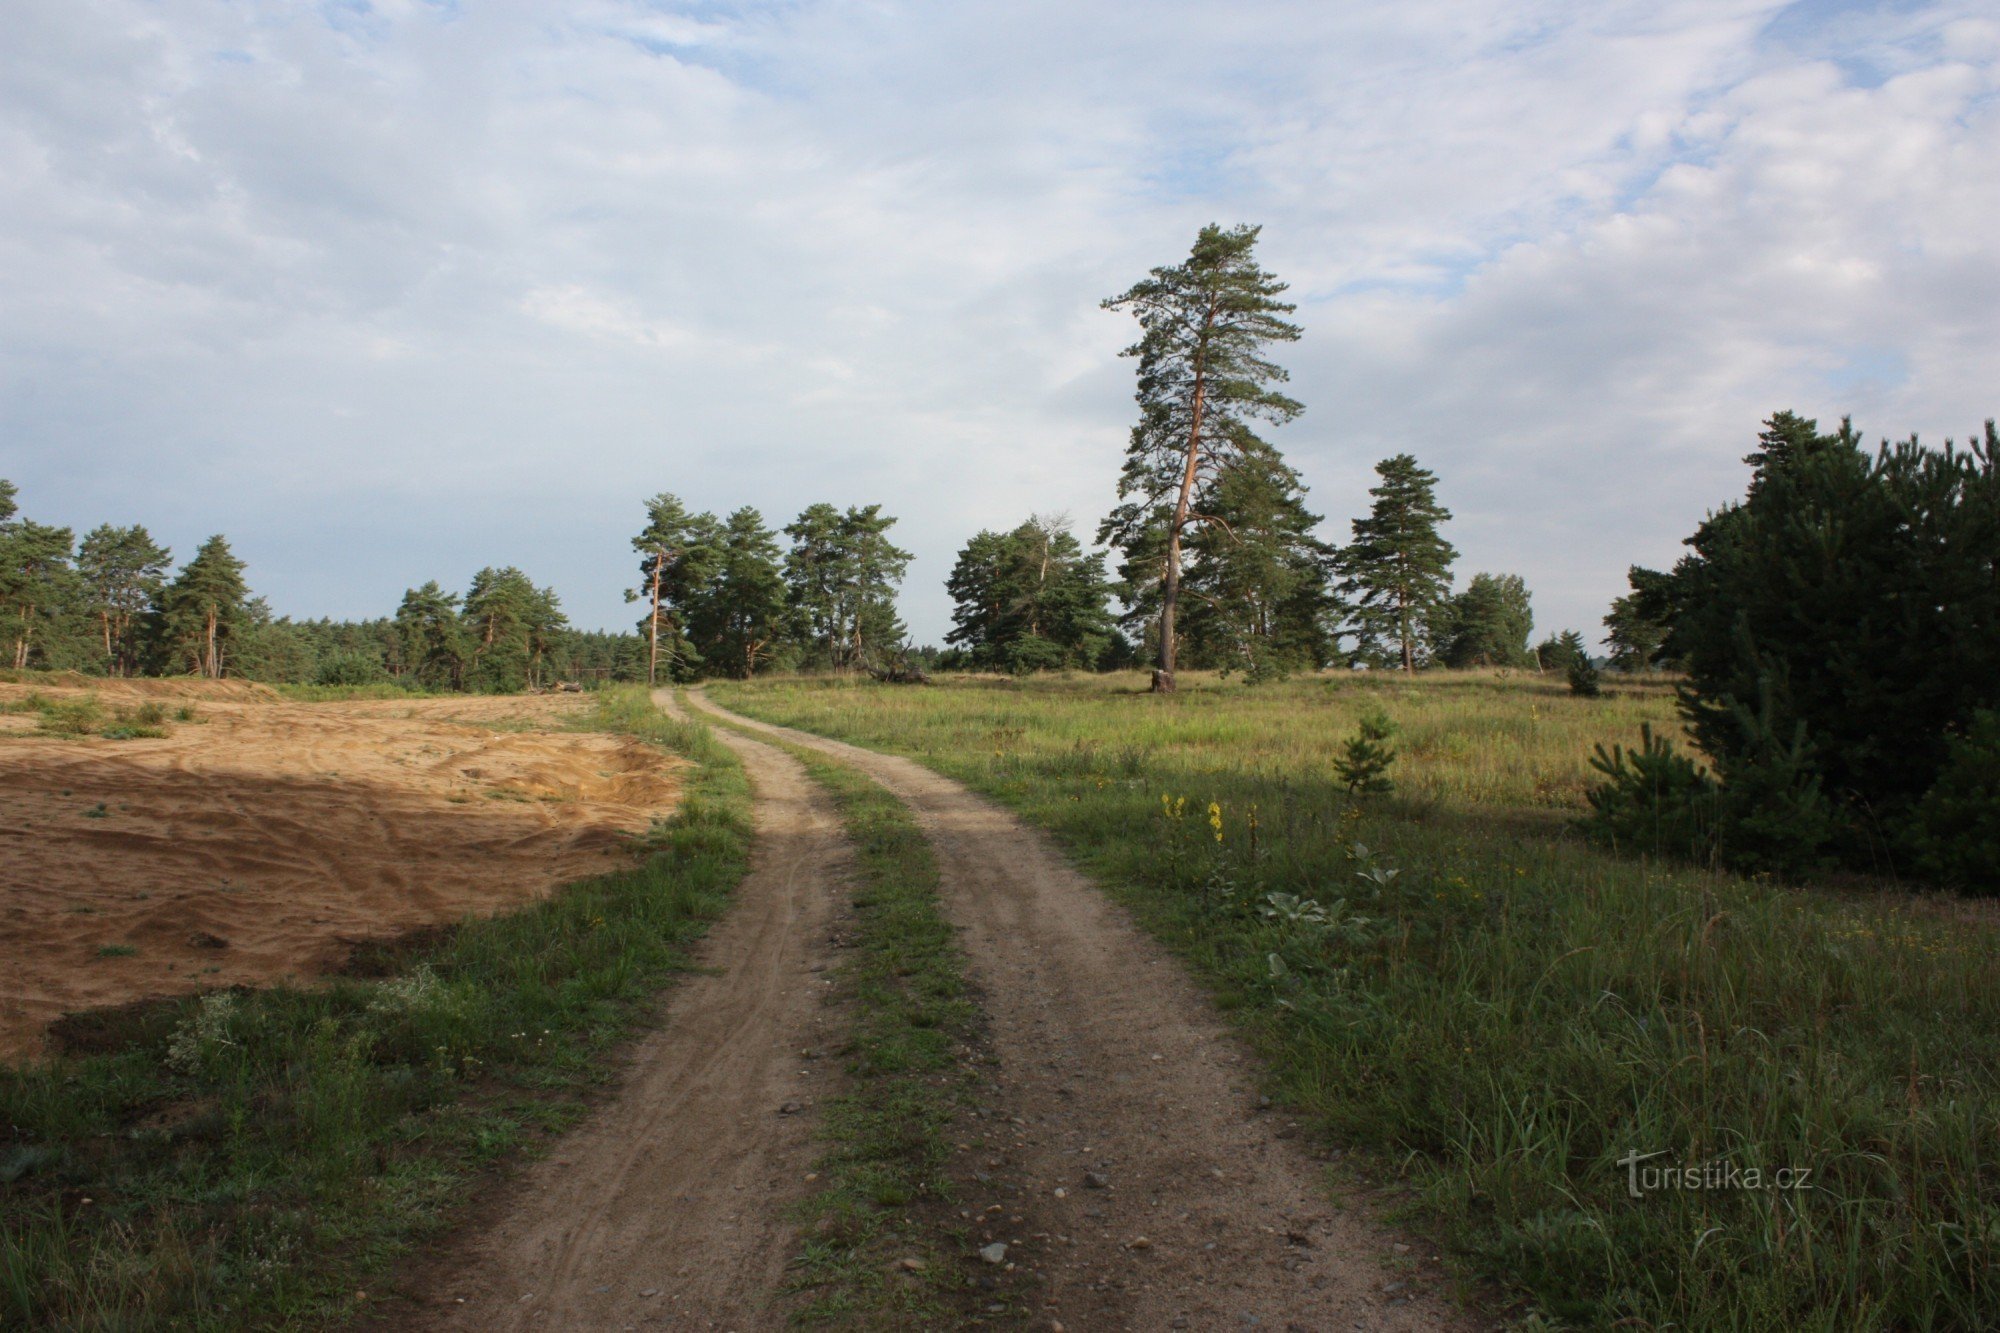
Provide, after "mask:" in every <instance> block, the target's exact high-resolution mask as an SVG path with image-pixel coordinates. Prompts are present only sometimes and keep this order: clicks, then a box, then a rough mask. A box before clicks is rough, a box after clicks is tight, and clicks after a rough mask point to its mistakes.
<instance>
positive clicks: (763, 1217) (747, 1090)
mask: <svg viewBox="0 0 2000 1333" xmlns="http://www.w3.org/2000/svg"><path fill="white" fill-rule="evenodd" d="M656 698H658V699H659V700H660V702H661V703H662V705H663V706H665V707H667V709H668V711H670V712H672V711H674V710H673V707H672V698H671V696H670V695H668V694H666V692H664V691H662V692H661V694H660V695H658V696H656ZM718 735H719V736H720V737H721V739H722V740H723V741H724V742H725V743H726V744H728V745H729V746H730V748H731V749H732V750H734V751H735V752H736V753H737V755H738V756H739V757H740V758H741V759H742V761H743V764H744V767H745V768H746V769H747V770H748V771H749V774H750V780H751V783H752V785H753V787H754V789H755V794H756V803H755V811H756V816H755V817H756V843H755V847H754V849H753V851H752V854H751V864H750V871H749V874H748V875H747V876H746V877H745V878H744V880H743V883H742V884H741V885H740V886H739V887H738V889H737V891H736V894H735V898H734V901H733V902H732V904H731V906H730V909H729V912H728V914H727V915H725V916H724V917H723V919H722V920H721V921H720V922H719V923H718V924H717V925H716V927H715V929H714V930H713V931H711V932H710V934H709V936H708V938H707V939H706V940H704V941H703V943H702V946H701V949H700V955H699V959H698V962H700V963H701V964H703V965H704V966H705V968H706V969H708V970H704V971H702V972H699V973H696V974H694V975H693V976H691V977H689V978H688V979H687V980H685V981H683V982H682V983H680V984H679V985H677V986H676V987H674V988H673V989H672V990H671V991H670V992H669V993H668V995H667V998H666V1001H665V1006H664V1011H663V1016H662V1020H661V1025H660V1026H659V1027H658V1028H657V1029H655V1030H654V1031H653V1033H652V1034H651V1035H650V1036H648V1037H647V1038H645V1039H644V1040H643V1041H642V1042H640V1044H639V1045H638V1047H637V1048H636V1049H635V1050H634V1051H633V1052H632V1055H631V1063H630V1066H629V1069H628V1071H627V1072H626V1074H625V1077H624V1081H623V1083H622V1084H621V1086H620V1087H619V1089H618V1091H617V1093H616V1095H615V1096H614V1097H613V1098H612V1099H611V1100H609V1101H608V1102H607V1103H606V1104H605V1105H604V1106H602V1107H601V1108H599V1109H598V1110H597V1111H596V1112H595V1113H593V1115H592V1116H591V1117H590V1119H589V1120H587V1121H586V1122H585V1123H584V1124H583V1125H582V1126H581V1127H580V1128H579V1129H577V1130H576V1131H575V1132H573V1133H572V1134H570V1135H568V1136H567V1137H565V1138H564V1139H563V1140H562V1141H561V1143H560V1144H559V1145H558V1147H557V1149H556V1151H555V1152H554V1154H553V1155H552V1156H551V1157H549V1158H547V1159H544V1160H542V1161H540V1162H537V1163H535V1164H533V1165H532V1166H530V1167H528V1168H527V1170H526V1171H524V1172H523V1173H522V1174H521V1176H520V1177H518V1178H517V1179H516V1180H514V1181H513V1182H510V1183H509V1184H508V1185H506V1186H504V1187H502V1189H501V1191H500V1195H499V1197H497V1198H495V1199H493V1200H491V1201H490V1202H489V1203H487V1204H486V1205H485V1206H483V1207H482V1208H481V1209H480V1213H481V1217H482V1218H483V1219H484V1220H483V1221H479V1222H475V1223H474V1225H473V1226H472V1227H470V1228H469V1229H468V1230H465V1231H462V1232H461V1233H460V1234H459V1235H458V1236H457V1237H456V1238H454V1239H453V1240H452V1241H450V1242H448V1243H447V1244H446V1245H445V1246H444V1247H443V1248H442V1250H441V1251H439V1252H438V1253H436V1254H433V1255H431V1256H430V1257H428V1258H427V1259H426V1261H425V1262H424V1264H423V1265H422V1267H421V1270H420V1271H418V1272H416V1273H414V1274H413V1275H411V1276H408V1277H406V1278H404V1279H403V1280H402V1281H400V1282H399V1283H398V1284H397V1286H398V1290H399V1294H400V1295H402V1296H405V1297H407V1298H409V1299H410V1300H412V1301H413V1302H414V1303H415V1304H414V1307H413V1308H410V1309H408V1310H406V1311H405V1312H403V1313H399V1314H392V1315H390V1316H387V1317H386V1318H385V1319H384V1321H383V1323H382V1324H381V1325H380V1326H381V1327H387V1328H454V1329H456V1328H465V1329H479V1330H482V1333H483V1331H484V1330H488V1329H492V1330H508V1329H548V1330H552V1329H621V1328H639V1327H656V1328H661V1327H663V1328H673V1329H682V1328H686V1329H709V1328H715V1329H734V1330H739V1331H741V1333H748V1331H749V1330H753V1329H781V1328H785V1327H787V1320H786V1317H785V1309H784V1306H783V1303H782V1300H781V1298H780V1295H779V1292H780V1289H781V1287H782V1285H783V1281H784V1269H785V1265H786V1264H787V1263H788V1262H789V1261H790V1259H791V1258H792V1255H793V1252H794V1247H795V1231H794V1227H793V1225H792V1224H791V1222H790V1221H789V1213H790V1210H791V1209H792V1208H793V1206H794V1205H795V1204H796V1203H797V1202H798V1201H799V1200H800V1199H802V1198H803V1197H804V1196H805V1193H806V1191H807V1189H808V1188H809V1187H808V1186H807V1184H806V1182H805V1176H806V1174H807V1173H808V1172H809V1171H810V1170H811V1169H812V1163H813V1161H814V1160H815V1157H816V1155H817V1153H818V1146H817V1144H816V1142H815V1132H816V1129H817V1123H818V1115H817V1113H816V1106H817V1103H818V1102H819V1100H820V1099H821V1098H823V1097H824V1096H825V1095H826V1094H827V1092H828V1091H829V1090H830V1089H831V1087H832V1086H833V1083H834V1080H836V1079H838V1078H839V1061H838V1060H835V1059H831V1058H827V1059H822V1058H819V1056H820V1054H821V1053H822V1052H830V1051H831V1050H832V1049H833V1048H834V1047H835V1046H837V1044H838V1041H839V1040H840V1037H841V1034H842V1032H843V1031H844V1028H845V1021H844V1019H843V1018H842V1017H841V1016H840V1014H839V1013H838V1012H837V1011H836V1010H834V1009H832V1008H831V1007H830V1006H829V1004H828V1000H827V996H828V995H829V993H830V992H829V987H830V985H831V978H832V971H831V964H832V960H833V955H834V950H835V945H834V942H833V939H832V935H833V932H834V930H835V928H836V921H837V916H838V913H837V907H836V904H837V902H840V901H844V899H845V897H846V891H847V886H848V876H849V875H850V873H851V870H852V864H853V863H852V853H851V851H850V849H849V847H848V843H847V841H846V837H845V835H844V833H843V832H842V829H841V822H840V818H839V815H838V813H837V812H836V811H835V809H834V807H833V805H832V802H831V800H830V799H829V798H828V797H827V796H826V794H825V793H824V792H822V791H821V790H820V789H819V787H818V786H817V784H815V783H813V782H812V781H811V780H810V779H809V778H808V777H807V776H806V773H805V769H804V768H803V767H802V766H801V765H800V764H799V762H798V761H797V760H795V759H793V758H792V757H791V756H789V755H787V754H784V753H783V752H781V751H779V750H777V749H774V748H772V747H771V746H768V745H763V744H760V743H758V742H756V741H753V740H749V739H747V738H745V737H741V736H737V735H734V734H731V733H728V732H720V731H719V732H718ZM807 1053H811V1054H810V1057H809V1056H808V1054H807ZM786 1107H790V1108H792V1110H791V1111H790V1112H786V1111H785V1110H784V1108H786Z"/></svg>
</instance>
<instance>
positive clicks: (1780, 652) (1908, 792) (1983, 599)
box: [1632, 413, 2000, 874]
mask: <svg viewBox="0 0 2000 1333" xmlns="http://www.w3.org/2000/svg"><path fill="white" fill-rule="evenodd" d="M1766 427H1767V428H1766V431H1765V433H1764V434H1763V435H1762V436H1760V445H1761V446H1762V447H1761V448H1760V449H1759V451H1758V452H1757V453H1755V454H1753V455H1751V457H1750V458H1749V459H1748V460H1747V461H1749V462H1750V463H1751V464H1752V465H1753V466H1754V468H1755V472H1754V474H1753V476H1752V479H1751V483H1750V489H1749V493H1748V495H1747V496H1746V497H1745V499H1744V500H1743V502H1742V503H1741V504H1738V505H1732V506H1729V507H1727V508H1724V509H1723V510H1721V511H1719V512H1718V513H1716V514H1714V515H1712V516H1711V517H1710V518H1709V519H1708V520H1707V521H1705V522H1704V523H1703V524H1702V525H1701V527H1700V528H1699V529H1697V530H1696V532H1695V534H1694V535H1693V536H1692V537H1690V538H1689V539H1688V543H1687V544H1688V546H1689V547H1690V548H1691V552H1692V553H1691V554H1690V555H1688V556H1686V557H1684V558H1683V559H1682V560H1681V561H1680V563H1679V564H1678V565H1676V566H1675V568H1674V570H1673V572H1672V573H1671V574H1667V575H1660V574H1655V573H1651V572H1649V571H1645V570H1634V571H1633V574H1632V579H1633V586H1634V589H1635V591H1636V592H1637V593H1639V594H1640V595H1642V599H1643V600H1644V602H1645V609H1646V610H1647V612H1648V614H1654V613H1657V614H1658V616H1659V618H1661V619H1662V620H1663V621H1664V622H1665V623H1666V624H1667V625H1668V627H1669V630H1668V635H1667V639H1666V642H1665V644H1664V645H1663V646H1662V649H1661V651H1662V654H1663V655H1664V656H1665V657H1667V658H1671V659H1679V660H1684V661H1685V663H1686V666H1687V672H1688V680H1687V684H1686V685H1685V687H1684V688H1683V690H1682V696H1681V707H1682V712H1683V715H1684V716H1685V717H1686V718H1687V721H1688V729H1689V734H1690V736H1691V737H1692V739H1693V740H1694V742H1695V744H1696V745H1698V746H1699V747H1700V749H1701V750H1702V752H1703V753H1705V754H1706V755H1708V756H1709V757H1710V759H1711V760H1712V761H1713V763H1714V765H1715V770H1716V777H1717V779H1718V780H1719V782H1720V783H1721V785H1722V786H1723V787H1724V788H1725V789H1729V790H1731V792H1732V797H1731V799H1730V800H1729V801H1728V802H1726V812H1727V814H1728V815H1729V816H1730V817H1729V818H1727V819H1725V821H1724V824H1725V827H1724V829H1723V840H1724V844H1725V845H1724V848H1723V850H1724V852H1725V854H1726V856H1727V859H1729V860H1730V861H1731V862H1732V863H1733V864H1738V865H1744V866H1758V867H1765V868H1768V867H1775V866H1778V865H1790V866H1794V867H1799V866H1808V865H1811V864H1813V863H1815V862H1816V861H1818V860H1819V859H1820V857H1821V856H1822V855H1823V854H1824V852H1825V851H1829V850H1830V851H1831V852H1833V853H1836V854H1838V855H1840V856H1842V857H1843V858H1844V859H1846V860H1848V861H1850V862H1854V863H1860V864H1868V863H1869V862H1871V861H1872V860H1873V859H1874V858H1875V856H1876V855H1877V854H1878V853H1879V851H1880V844H1881V834H1882V833H1884V832H1886V833H1887V835H1888V837H1889V839H1890V842H1891V850H1894V851H1901V852H1904V853H1908V854H1909V859H1910V861H1912V862H1914V863H1916V864H1919V865H1925V866H1945V865H1952V866H1957V865H1958V854H1957V853H1955V852H1953V851H1952V850H1951V849H1950V848H1948V847H1945V846H1944V845H1942V842H1941V841H1940V840H1941V839H1942V840H1948V839H1950V838H1951V837H1954V836H1959V835H1958V834H1954V833H1951V832H1950V831H1949V830H1952V829H1961V830H1965V832H1964V836H1968V837H1971V838H1973V840H1974V845H1973V846H1972V847H1971V848H1969V849H1967V852H1966V855H1967V856H1968V857H1969V858H1970V861H1969V862H1968V864H1976V863H1978V862H1979V861H1980V860H1981V859H1982V856H1983V853H1982V852H1981V851H1980V849H1979V847H1978V845H1977V842H1978V837H1979V834H1978V833H1977V832H1976V828H1977V821H1976V820H1975V821H1973V822H1971V823H1968V822H1966V820H1965V819H1961V818H1959V817H1958V816H1956V815H1953V814H1949V813H1947V807H1954V801H1955V798H1954V797H1953V796H1952V794H1951V791H1950V790H1947V791H1944V792H1942V793H1940V795H1939V796H1938V797H1937V803H1936V808H1935V810H1927V813H1925V814H1924V815H1922V816H1919V815H1918V813H1917V807H1918V803H1919V802H1922V801H1927V800H1928V796H1927V794H1928V793H1930V792H1931V791H1933V790H1934V789H1936V788H1937V787H1938V786H1939V785H1940V784H1941V782H1942V781H1943V777H1942V775H1943V772H1944V770H1945V768H1946V766H1947V764H1948V763H1957V762H1959V761H1958V760H1957V759H1955V758H1952V757H1950V755H1951V754H1952V753H1955V752H1952V751H1951V744H1952V738H1954V737H1963V736H1965V735H1967V734H1968V729H1969V728H1970V726H1971V723H1972V718H1973V716H1974V714H1975V713H1977V712H1979V711H1980V710H1982V709H1984V710H1993V709H1996V708H2000V581H1996V580H1995V579H1994V577H1993V552H1994V551H1995V550H1996V549H2000V472H1996V470H1995V462H1996V454H2000V435H1996V432H1995V427H1994V424H1993V423H1992V422H1988V423H1987V426H1986V432H1985V438H1984V439H1983V440H1981V441H1977V442H1975V443H1974V444H1973V445H1972V447H1971V448H1969V449H1957V448H1955V447H1953V446H1952V445H1951V444H1950V442H1947V443H1946V446H1945V448H1943V449H1942V450H1938V449H1926V448H1923V447H1921V446H1920V445H1919V444H1918V443H1917V441H1915V440H1914V439H1912V440H1910V441H1908V442H1906V443H1904V444H1899V445H1895V446H1890V445H1886V444H1885V445H1884V446H1883V447H1882V448H1881V450H1880V451H1879V452H1877V453H1875V454H1872V455H1871V454H1870V453H1869V452H1867V451H1866V450H1864V449H1863V448H1861V446H1860V439H1859V437H1858V436H1857V435H1856V433H1855V432H1854V431H1853V430H1852V428H1851V427H1850V426H1848V425H1847V424H1846V423H1843V424H1842V426H1841V429H1840V431H1839V432H1838V433H1836V434H1832V435H1821V434H1819V433H1818V430H1817V427H1816V425H1815V424H1814V423H1813V422H1811V421H1806V420H1803V419H1801V418H1798V417H1795V416H1793V415H1792V414H1790V413H1779V414H1777V415H1776V416H1774V417H1772V418H1771V420H1770V421H1769V422H1767V423H1766ZM1746 709H1749V710H1751V711H1746ZM1964 762H1966V763H1968V764H1969V765H1971V769H1969V770H1968V773H1967V774H1966V775H1962V776H1961V777H1958V778H1954V779H1953V782H1954V783H1967V784H1970V787H1969V788H1968V789H1977V787H1978V783H1979V778H1978V777H1977V774H1976V772H1974V771H1972V770H1976V769H1977V768H1978V764H1977V762H1976V761H1974V760H1966V761H1964ZM1954 808H1955V807H1954ZM1732 842H1733V843H1734V844H1736V845H1733V846H1732V845H1731V844H1732ZM1815 843H1817V844H1818V845H1817V846H1815V845H1814V844H1815ZM1951 873H1953V874H1960V873H1962V872H1961V871H1960V870H1953V871H1952V872H1951Z"/></svg>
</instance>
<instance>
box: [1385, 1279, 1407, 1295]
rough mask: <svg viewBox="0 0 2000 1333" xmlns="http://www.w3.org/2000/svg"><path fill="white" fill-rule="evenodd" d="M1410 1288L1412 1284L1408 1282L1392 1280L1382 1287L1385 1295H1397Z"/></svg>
mask: <svg viewBox="0 0 2000 1333" xmlns="http://www.w3.org/2000/svg"><path fill="white" fill-rule="evenodd" d="M1409 1289H1410V1284H1409V1283H1407V1282H1391V1283H1389V1284H1388V1285H1387V1286H1385V1287H1383V1288H1382V1294H1383V1295H1384V1296H1395V1295H1398V1294H1400V1293H1402V1292H1405V1291H1408V1290H1409Z"/></svg>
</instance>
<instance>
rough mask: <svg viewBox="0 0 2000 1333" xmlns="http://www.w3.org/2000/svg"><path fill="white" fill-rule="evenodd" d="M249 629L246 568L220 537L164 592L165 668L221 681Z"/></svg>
mask: <svg viewBox="0 0 2000 1333" xmlns="http://www.w3.org/2000/svg"><path fill="white" fill-rule="evenodd" d="M251 623H252V616H251V610H250V604H249V588H248V587H247V586H246V585H245V584H244V582H243V562H242V561H241V560H238V559H237V558H236V556H235V555H234V554H233V553H232V552H231V551H230V549H229V542H228V541H227V540H226V539H224V538H223V537H222V536H221V534H219V533H218V534H217V535H216V536H213V537H210V538H209V539H208V540H207V541H205V542H203V543H202V544H201V547H200V549H199V550H197V551H196V552H195V554H194V559H192V560H190V561H188V562H187V564H185V565H183V566H182V567H181V572H180V573H179V574H178V575H177V576H175V578H174V581H173V582H172V583H170V584H168V585H167V586H166V587H165V588H164V589H162V590H161V593H160V602H159V613H158V617H157V620H156V624H157V627H158V628H157V635H158V638H157V642H158V645H159V651H160V657H161V660H162V663H163V664H164V665H165V667H166V669H167V670H170V671H185V672H189V673H191V674H193V675H197V676H206V677H207V678H209V679H210V680H219V679H221V677H222V676H223V675H224V674H225V673H226V672H227V671H228V669H229V663H230V659H231V656H232V650H233V649H234V647H235V643H236V641H237V640H238V639H239V638H241V637H242V636H243V635H244V633H245V632H246V631H247V630H248V629H249V628H250V626H251Z"/></svg>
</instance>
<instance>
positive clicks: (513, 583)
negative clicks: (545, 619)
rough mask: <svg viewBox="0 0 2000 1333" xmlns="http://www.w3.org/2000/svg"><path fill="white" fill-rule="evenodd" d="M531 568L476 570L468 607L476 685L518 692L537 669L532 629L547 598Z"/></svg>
mask: <svg viewBox="0 0 2000 1333" xmlns="http://www.w3.org/2000/svg"><path fill="white" fill-rule="evenodd" d="M552 597H553V594H548V593H544V592H543V590H542V589H540V588H537V587H536V586H535V585H534V583H533V582H532V581H530V580H529V578H528V576H527V575H526V574H523V573H522V572H521V571H520V570H518V569H516V568H514V567H513V566H512V565H509V566H508V567H506V568H505V569H493V568H491V567H489V568H486V569H482V570H480V571H479V572H478V573H477V574H474V575H473V576H472V584H471V586H470V587H468V588H467V589H466V592H465V609H464V612H463V615H464V618H465V623H466V630H467V632H468V637H469V640H470V645H471V662H470V664H469V667H468V678H469V683H470V685H471V686H472V688H473V689H476V690H487V691H492V692H495V693H513V692H515V691H518V690H521V689H523V688H525V687H526V686H527V685H528V683H529V679H530V677H531V675H532V674H533V666H532V657H533V654H532V651H531V645H530V642H529V636H530V629H531V627H532V626H533V625H534V624H535V621H536V618H537V617H538V616H541V615H545V614H546V611H545V603H544V599H545V598H552Z"/></svg>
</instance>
